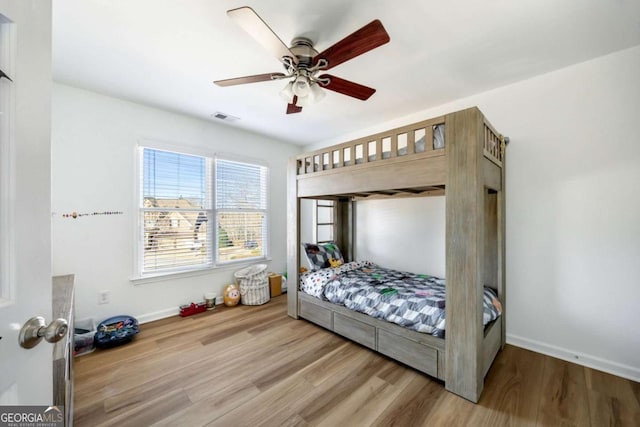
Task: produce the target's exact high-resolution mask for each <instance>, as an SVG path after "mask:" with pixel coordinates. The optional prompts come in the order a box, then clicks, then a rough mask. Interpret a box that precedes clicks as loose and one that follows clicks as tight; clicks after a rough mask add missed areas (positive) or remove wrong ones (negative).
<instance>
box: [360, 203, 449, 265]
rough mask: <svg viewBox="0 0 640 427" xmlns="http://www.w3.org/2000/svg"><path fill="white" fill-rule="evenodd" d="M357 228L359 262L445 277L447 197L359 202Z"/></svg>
mask: <svg viewBox="0 0 640 427" xmlns="http://www.w3.org/2000/svg"><path fill="white" fill-rule="evenodd" d="M356 224H357V226H356V258H357V259H358V260H369V261H372V262H375V263H376V264H379V265H383V266H385V267H388V268H393V269H396V270H403V271H411V272H413V273H418V274H420V273H423V274H431V275H434V276H438V277H444V276H445V198H444V197H443V196H439V197H419V198H405V199H394V200H389V199H386V200H385V199H381V200H366V201H362V202H358V203H357V204H356ZM407 236H411V238H407Z"/></svg>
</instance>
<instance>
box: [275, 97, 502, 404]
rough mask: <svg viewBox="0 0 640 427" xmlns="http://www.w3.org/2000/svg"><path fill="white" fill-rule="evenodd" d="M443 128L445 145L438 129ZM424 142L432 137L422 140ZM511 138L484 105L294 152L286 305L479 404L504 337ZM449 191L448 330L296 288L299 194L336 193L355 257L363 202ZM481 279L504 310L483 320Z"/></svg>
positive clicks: (348, 255)
mask: <svg viewBox="0 0 640 427" xmlns="http://www.w3.org/2000/svg"><path fill="white" fill-rule="evenodd" d="M442 126H444V146H442V145H443V144H442V143H441V142H442V141H438V140H434V135H433V134H434V132H436V133H440V132H441V131H442V130H443V128H442ZM423 141H426V143H424V142H423ZM504 149H505V140H504V138H503V137H502V136H501V135H500V134H499V133H498V132H497V131H496V130H495V129H494V128H493V126H491V124H490V123H489V122H488V121H487V120H486V119H485V117H484V116H483V114H482V113H481V112H480V110H479V109H477V108H475V107H474V108H469V109H466V110H462V111H458V112H454V113H451V114H447V115H445V116H441V117H437V118H433V119H430V120H425V121H422V122H419V123H415V124H412V125H409V126H404V127H401V128H397V129H393V130H390V131H387V132H382V133H379V134H376V135H372V136H369V137H365V138H361V139H358V140H355V141H351V142H347V143H344V144H340V145H336V146H332V147H327V148H324V149H322V150H318V151H315V152H311V153H305V154H301V155H299V156H296V157H294V158H292V159H291V160H290V164H289V176H288V216H287V223H288V230H287V233H288V242H287V252H288V261H287V274H288V277H289V281H288V313H289V315H290V316H291V317H293V318H303V319H306V320H309V321H311V322H314V323H316V324H318V325H320V326H323V327H324V328H327V329H329V330H331V331H334V332H336V333H338V334H340V335H343V336H346V337H347V338H350V339H351V340H353V341H355V342H358V343H360V344H362V345H364V346H366V347H369V348H371V349H373V350H376V351H378V352H380V353H382V354H385V355H387V356H389V357H391V358H393V359H396V360H398V361H400V362H403V363H405V364H407V365H409V366H411V367H413V368H415V369H417V370H419V371H422V372H424V373H426V374H428V375H431V376H433V377H436V378H438V379H440V380H443V381H444V382H445V387H446V389H447V390H449V391H451V392H453V393H455V394H458V395H460V396H462V397H464V398H466V399H468V400H470V401H473V402H477V401H478V399H479V398H480V394H481V393H482V389H483V385H484V377H485V375H486V373H487V371H488V370H489V368H490V366H491V363H492V362H493V360H494V358H495V357H496V354H497V353H498V351H499V350H500V349H501V348H502V347H503V346H504V342H505V314H504V313H505V310H504V308H505V268H504V254H505V238H504V236H505V220H504V211H505V198H504V184H505V174H504V166H505V156H504ZM443 194H444V195H445V196H446V281H447V285H446V310H447V313H446V335H445V338H437V337H434V336H431V335H427V334H424V333H420V332H416V331H412V330H409V329H405V328H403V327H401V326H398V325H396V324H393V323H389V322H386V321H383V320H379V319H375V318H372V317H369V316H367V315H365V314H362V313H358V312H354V311H351V310H349V309H347V308H345V307H343V306H339V305H336V304H332V303H330V302H328V301H324V300H321V299H319V298H315V297H312V296H310V295H307V294H305V293H303V292H301V291H299V276H298V274H299V268H300V255H301V242H300V200H301V199H304V198H309V199H330V200H335V201H336V203H335V204H336V206H337V207H336V213H337V215H338V216H337V219H338V221H337V224H336V228H337V230H336V233H337V234H336V242H337V243H338V245H339V246H340V247H341V248H342V250H343V255H345V260H347V261H350V260H353V258H354V248H353V236H354V234H353V233H354V230H355V224H354V218H355V214H354V209H355V203H356V201H357V200H362V199H368V198H377V197H404V196H412V197H413V196H430V195H443ZM484 286H489V287H491V288H493V289H495V290H496V291H497V294H498V298H499V300H500V302H501V304H502V307H503V311H502V316H501V317H499V318H498V319H497V320H496V321H494V322H492V323H491V324H489V325H487V326H486V327H484V326H483V323H482V293H483V288H484Z"/></svg>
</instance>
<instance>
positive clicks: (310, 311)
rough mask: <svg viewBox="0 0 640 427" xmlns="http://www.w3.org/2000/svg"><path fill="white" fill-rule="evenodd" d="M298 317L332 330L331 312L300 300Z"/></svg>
mask: <svg viewBox="0 0 640 427" xmlns="http://www.w3.org/2000/svg"><path fill="white" fill-rule="evenodd" d="M299 304H300V316H301V317H303V318H305V319H307V320H310V321H311V322H313V323H315V324H318V325H320V326H322V327H323V328H327V329H330V330H333V313H332V312H331V310H327V309H326V308H323V307H320V306H319V305H316V304H312V303H310V302H307V301H303V300H300V303H299Z"/></svg>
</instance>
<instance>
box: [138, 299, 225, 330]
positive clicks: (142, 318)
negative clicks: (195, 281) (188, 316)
mask: <svg viewBox="0 0 640 427" xmlns="http://www.w3.org/2000/svg"><path fill="white" fill-rule="evenodd" d="M222 303H223V298H222V297H221V296H217V297H216V305H220V304H222ZM178 314H180V308H179V307H171V308H167V309H164V310H160V311H154V312H153V313H146V314H140V315H138V316H136V319H138V323H139V324H143V323H148V322H153V321H154V320H160V319H165V318H167V317H171V316H177V315H178Z"/></svg>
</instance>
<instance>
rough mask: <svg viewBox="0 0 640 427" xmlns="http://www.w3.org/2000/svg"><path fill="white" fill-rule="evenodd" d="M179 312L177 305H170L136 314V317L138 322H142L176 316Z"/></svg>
mask: <svg viewBox="0 0 640 427" xmlns="http://www.w3.org/2000/svg"><path fill="white" fill-rule="evenodd" d="M179 313H180V309H179V308H178V307H171V308H167V309H165V310H160V311H154V312H153V313H147V314H141V315H139V316H137V317H136V319H138V323H140V324H142V323H148V322H153V321H154V320H160V319H164V318H165V317H171V316H177V315H178V314H179Z"/></svg>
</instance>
